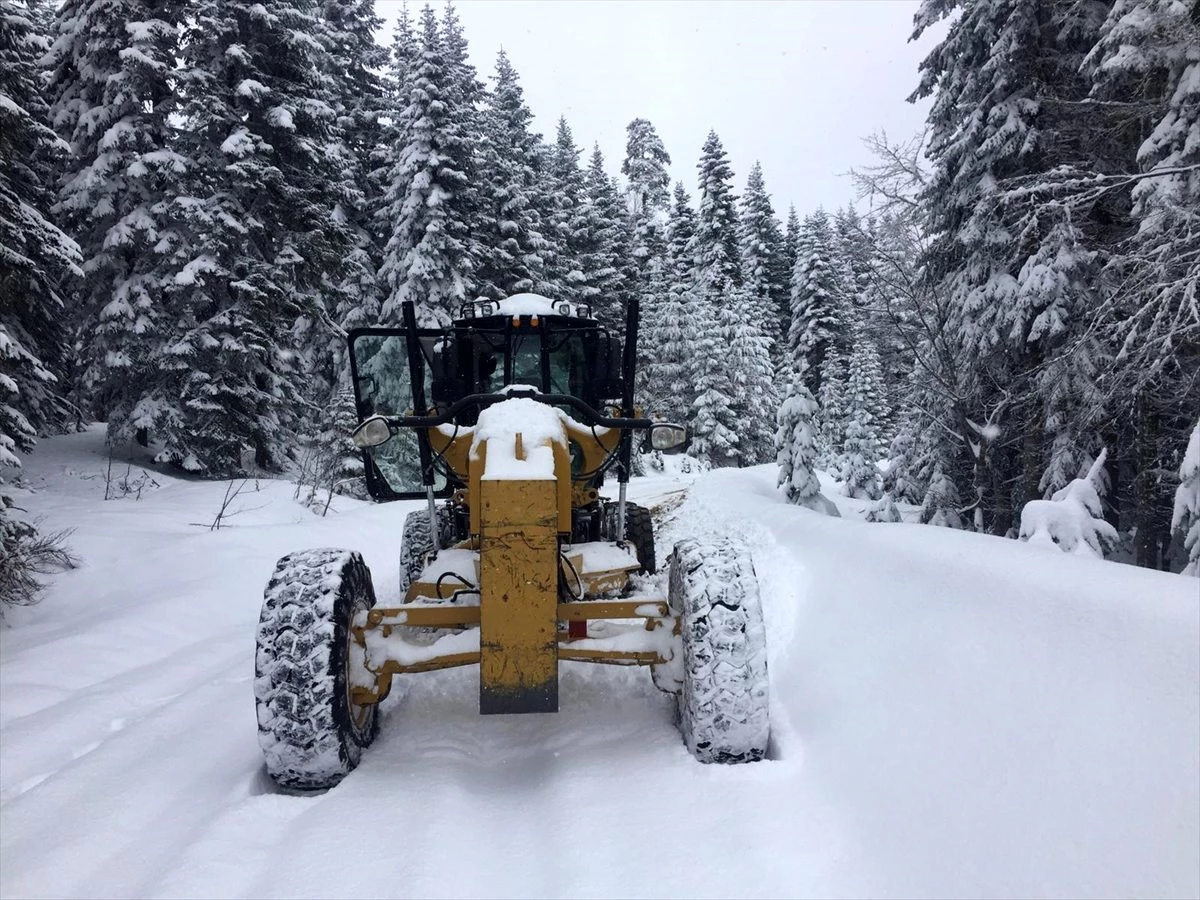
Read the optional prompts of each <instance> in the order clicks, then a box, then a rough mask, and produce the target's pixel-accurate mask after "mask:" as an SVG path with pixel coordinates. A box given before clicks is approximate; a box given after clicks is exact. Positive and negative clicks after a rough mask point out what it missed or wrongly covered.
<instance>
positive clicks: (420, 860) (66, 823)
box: [0, 430, 1200, 897]
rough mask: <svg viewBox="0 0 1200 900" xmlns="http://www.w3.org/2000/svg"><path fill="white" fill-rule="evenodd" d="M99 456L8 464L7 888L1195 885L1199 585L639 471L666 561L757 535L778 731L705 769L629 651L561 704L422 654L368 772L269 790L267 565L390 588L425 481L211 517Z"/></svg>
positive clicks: (580, 891)
mask: <svg viewBox="0 0 1200 900" xmlns="http://www.w3.org/2000/svg"><path fill="white" fill-rule="evenodd" d="M105 468H106V457H105V451H104V447H103V441H102V434H101V432H100V431H98V430H93V431H91V432H89V433H87V434H83V435H74V436H67V437H62V438H54V439H50V440H46V441H43V442H42V444H41V445H40V446H39V448H38V449H37V451H36V452H35V453H34V454H32V455H31V456H30V457H28V458H27V459H26V478H27V480H28V483H29V484H30V485H31V487H32V488H33V489H34V492H33V493H20V494H19V501H18V502H20V503H21V504H22V505H23V506H24V507H26V508H27V509H29V510H30V511H31V513H32V514H34V515H36V516H39V517H42V518H44V520H45V523H46V525H47V527H50V528H60V527H74V528H75V529H76V531H75V533H74V535H73V536H72V538H71V544H72V546H73V548H74V550H75V552H76V553H77V554H78V555H79V556H80V558H81V559H82V563H83V564H82V566H81V567H80V568H79V569H78V570H76V571H73V572H69V573H65V574H63V575H61V576H58V577H57V578H56V579H55V580H54V582H53V584H52V585H51V588H50V590H49V592H48V595H47V597H46V599H45V601H44V602H43V603H42V604H41V605H39V606H37V607H33V608H29V609H22V610H17V611H15V612H14V613H12V614H10V616H9V623H10V627H5V628H3V629H0V762H2V765H0V895H3V896H4V897H25V896H47V897H50V896H54V897H61V896H94V897H100V896H105V897H113V896H166V897H182V896H208V897H219V896H238V897H273V896H297V897H327V896H347V897H376V896H379V897H382V896H392V897H409V896H414V897H419V896H578V897H593V896H594V897H612V896H680V897H683V896H686V897H710V896H711V897H716V896H790V897H794V896H822V897H826V896H830V897H832V896H907V897H917V896H957V897H976V896H1005V897H1018V896H1061V897H1067V896H1078V897H1083V896H1114V897H1126V896H1139V897H1152V896H1183V897H1187V896H1196V895H1198V894H1200V659H1198V657H1200V650H1198V648H1200V596H1198V595H1200V582H1197V581H1196V580H1195V579H1188V578H1184V577H1181V576H1175V575H1166V574H1161V573H1155V572H1148V571H1145V570H1139V569H1134V568H1132V567H1129V566H1122V565H1118V564H1115V563H1105V562H1099V561H1094V560H1086V559H1078V558H1071V557H1068V556H1066V555H1064V554H1061V553H1057V552H1049V551H1047V550H1045V549H1043V548H1038V547H1031V546H1028V545H1024V544H1020V543H1017V542H1013V541H1003V540H999V539H995V538H988V537H982V536H978V535H974V534H967V533H962V532H953V531H949V530H947V529H941V528H933V527H929V526H918V525H900V524H887V525H883V524H867V523H865V522H863V521H861V518H860V516H861V510H862V509H863V508H864V505H863V504H860V503H856V502H855V501H850V500H844V499H842V498H839V499H838V503H839V505H840V506H842V509H843V514H844V515H845V516H846V518H843V519H830V518H826V517H823V516H820V515H818V514H816V513H813V512H811V511H809V510H805V509H799V508H793V507H789V506H787V505H786V504H784V503H782V502H781V501H780V499H779V496H778V494H777V493H776V491H775V489H774V475H775V469H774V467H761V468H758V469H748V470H741V471H733V470H725V471H720V472H715V473H709V474H706V475H702V476H700V477H699V478H697V479H696V480H695V482H694V483H693V482H692V481H691V476H657V477H648V478H644V479H636V480H635V481H634V483H633V484H632V485H631V486H630V496H631V499H634V500H640V501H641V502H646V503H649V504H651V505H656V506H659V507H660V515H661V516H663V517H664V518H665V519H666V527H665V533H660V547H661V549H660V551H659V557H660V559H664V558H665V557H666V545H667V544H668V543H669V542H670V541H671V540H672V539H674V538H676V537H682V536H684V535H687V534H714V533H721V532H726V531H728V532H732V533H735V534H738V535H741V536H743V537H745V538H746V539H748V540H749V541H751V542H752V544H753V545H754V546H755V547H756V553H755V565H756V568H757V570H758V576H759V579H760V583H761V586H762V592H763V598H764V609H765V614H766V618H767V632H768V641H769V653H770V663H771V676H772V705H773V709H772V715H773V728H774V737H773V753H772V756H773V758H772V759H771V760H769V761H767V762H764V763H759V764H755V765H749V766H736V767H722V766H701V765H700V764H698V763H696V762H695V761H694V760H693V759H692V758H691V757H690V756H689V755H688V753H687V750H686V749H685V748H684V746H683V744H682V741H681V739H680V737H679V734H678V732H677V730H676V729H675V727H674V725H673V724H672V701H671V699H670V698H669V697H667V696H666V695H664V694H661V693H659V692H658V691H656V690H655V689H654V688H653V686H652V685H651V682H650V678H649V674H648V673H646V672H644V671H641V670H636V669H633V670H625V669H619V668H608V667H589V666H586V665H583V664H564V665H563V672H562V684H561V706H562V711H561V712H560V713H558V714H557V715H552V716H518V717H481V716H479V715H478V714H477V687H476V680H475V671H474V670H473V669H463V670H452V671H447V672H440V673H429V674H425V675H420V676H413V677H411V679H410V680H409V682H408V683H409V685H410V687H409V690H408V691H407V692H405V691H400V690H397V691H394V692H393V696H392V697H391V698H389V700H388V701H386V702H385V704H384V707H383V727H382V732H381V734H380V737H379V739H378V740H377V742H376V743H375V745H374V746H372V747H371V748H370V749H369V750H368V751H367V752H366V754H365V755H364V758H363V762H362V765H361V766H360V767H359V769H358V770H356V771H355V772H354V773H353V774H352V775H351V776H350V777H349V778H347V779H346V780H345V781H344V782H343V783H342V784H341V785H340V786H339V787H337V788H336V789H334V790H333V791H331V792H328V793H326V794H324V795H319V796H289V795H284V794H281V793H277V792H275V791H273V790H272V788H271V786H270V784H269V783H268V782H267V779H266V778H265V776H264V775H263V774H262V762H261V757H260V754H259V749H258V742H257V738H256V733H255V718H254V703H253V698H252V694H251V678H252V674H253V639H254V630H255V624H256V622H257V618H258V610H259V604H260V602H261V595H262V588H263V586H264V585H265V583H266V581H267V578H268V577H269V575H270V573H271V571H272V569H273V567H274V564H275V561H276V559H277V558H278V557H279V556H282V555H283V554H284V553H287V552H289V551H291V550H296V549H302V548H306V547H318V546H344V547H348V548H353V549H358V550H361V551H362V552H363V554H364V556H365V558H366V560H367V563H368V564H369V565H370V566H371V569H372V571H373V573H374V576H375V583H376V589H377V591H378V592H379V594H380V600H381V602H384V603H387V602H391V601H394V600H396V594H397V582H398V550H399V548H398V543H399V535H400V529H401V526H402V523H403V519H404V516H405V514H406V513H407V512H408V511H409V510H410V509H413V508H416V506H415V505H414V504H409V503H394V504H389V505H379V506H375V505H370V504H361V503H357V502H354V501H348V500H341V499H339V500H335V502H334V505H333V508H332V510H331V512H330V514H329V516H328V517H326V518H320V517H317V516H315V515H314V514H313V513H311V512H310V511H308V510H307V509H305V508H303V507H302V506H300V505H299V504H298V503H296V502H294V501H293V500H292V490H293V489H292V487H291V486H290V485H288V484H285V483H282V482H274V481H263V482H261V483H260V485H259V487H260V490H258V491H254V490H253V487H254V485H253V483H252V484H251V485H250V486H249V489H248V490H247V491H246V492H244V493H243V494H241V495H240V496H239V497H238V498H237V500H236V501H235V508H238V509H241V510H243V511H242V512H239V513H237V514H236V515H233V516H232V517H230V518H228V519H227V526H228V527H225V528H222V529H220V530H218V531H209V530H208V525H209V524H210V523H211V522H212V520H213V518H214V516H215V514H216V512H217V509H218V508H219V506H220V504H221V501H222V498H223V497H224V495H225V489H226V485H225V484H214V483H206V482H198V481H188V480H180V479H176V478H173V477H171V476H170V475H166V474H163V473H161V472H158V471H154V472H152V473H151V474H152V475H153V478H154V479H155V480H156V481H157V485H158V486H157V487H154V486H153V485H147V487H146V489H145V490H144V491H143V493H142V497H141V499H140V500H136V501H135V500H134V499H133V498H132V496H130V497H126V498H124V499H120V500H110V501H107V502H106V501H104V500H103V499H102V498H103V496H104V488H105V484H104V472H105ZM114 470H115V474H118V475H119V474H124V468H123V466H115V467H114ZM132 474H133V475H134V476H135V477H136V476H137V475H138V474H139V472H138V469H137V468H136V467H135V468H134V470H133V472H132ZM825 492H826V495H827V496H830V497H833V496H835V491H833V490H830V489H829V487H828V482H827V481H826V482H825ZM685 497H686V500H685V499H684V498H685Z"/></svg>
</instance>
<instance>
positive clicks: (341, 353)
mask: <svg viewBox="0 0 1200 900" xmlns="http://www.w3.org/2000/svg"><path fill="white" fill-rule="evenodd" d="M320 10H322V25H323V28H322V31H320V36H322V38H323V43H324V44H325V55H324V60H325V65H326V67H328V70H326V72H325V76H326V78H328V79H329V84H330V85H331V89H332V97H334V102H335V108H334V110H335V115H336V122H337V132H338V134H340V137H341V144H342V152H343V154H344V160H343V164H342V166H341V167H340V174H341V181H340V184H337V185H336V199H335V206H334V210H332V215H334V217H335V220H336V221H338V222H340V223H341V224H342V228H343V230H344V235H346V236H344V239H346V242H347V245H348V248H347V252H346V258H344V259H343V263H342V266H341V268H340V270H338V271H337V272H336V274H335V277H334V278H332V280H331V282H330V283H329V284H328V287H326V288H325V289H324V290H320V292H317V293H316V294H314V298H313V299H314V302H316V311H314V312H316V316H314V317H313V318H308V317H302V318H301V319H300V320H299V322H298V328H296V335H298V341H299V350H300V353H301V359H302V368H304V371H305V372H306V373H308V377H310V379H311V380H310V384H308V391H307V395H308V396H310V397H320V398H322V400H320V401H318V402H317V403H316V404H314V407H313V409H312V410H310V412H311V413H312V414H318V413H319V414H320V415H328V412H326V410H328V409H329V407H330V404H331V403H335V402H336V398H337V396H338V394H340V392H341V391H342V390H343V389H344V388H347V386H349V377H350V373H349V360H348V358H347V356H348V352H349V348H348V347H347V342H346V332H347V331H349V330H350V329H355V328H361V326H365V325H373V324H376V323H377V322H378V320H379V310H380V296H379V282H378V270H379V265H380V263H382V259H383V246H384V238H383V234H382V232H380V229H379V228H378V212H379V209H378V208H379V202H380V198H382V196H383V190H384V173H383V172H382V170H379V169H378V157H379V155H380V152H382V151H383V149H384V145H385V142H386V140H389V139H392V138H394V134H391V133H390V130H389V127H388V125H386V116H388V115H389V113H390V109H389V106H390V102H389V98H388V96H386V94H385V85H384V80H383V78H382V77H380V74H379V72H380V71H382V70H384V68H385V67H386V65H388V55H389V54H388V49H386V48H384V47H383V46H380V44H378V43H377V42H376V40H374V32H376V30H378V28H379V25H380V24H382V20H380V19H379V17H378V16H376V12H374V0H322V6H320ZM307 427H311V426H307Z"/></svg>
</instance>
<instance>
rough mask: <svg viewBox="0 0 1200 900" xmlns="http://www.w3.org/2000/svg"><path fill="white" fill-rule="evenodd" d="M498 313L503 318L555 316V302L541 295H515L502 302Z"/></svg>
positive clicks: (497, 310)
mask: <svg viewBox="0 0 1200 900" xmlns="http://www.w3.org/2000/svg"><path fill="white" fill-rule="evenodd" d="M496 312H497V313H499V314H500V315H502V316H553V315H556V313H555V310H554V301H553V300H551V299H550V298H549V297H543V296H542V295H541V294H513V295H512V296H511V297H506V298H505V299H503V300H501V301H500V304H499V306H497V308H496Z"/></svg>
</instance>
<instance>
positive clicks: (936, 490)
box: [921, 456, 963, 528]
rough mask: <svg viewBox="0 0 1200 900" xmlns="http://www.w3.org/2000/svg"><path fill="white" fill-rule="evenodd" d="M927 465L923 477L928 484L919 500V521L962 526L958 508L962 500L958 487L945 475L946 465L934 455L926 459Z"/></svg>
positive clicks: (930, 523) (948, 526)
mask: <svg viewBox="0 0 1200 900" xmlns="http://www.w3.org/2000/svg"><path fill="white" fill-rule="evenodd" d="M927 464H928V467H929V475H928V478H926V479H923V480H924V481H925V482H926V484H927V485H928V486H927V487H926V489H925V496H924V498H923V499H922V500H921V522H922V524H924V525H941V526H943V527H946V528H962V527H963V521H962V515H961V514H960V513H959V508H960V507H961V505H962V500H961V498H960V497H959V493H958V488H957V487H955V486H954V482H953V481H952V480H951V479H950V478H949V477H948V476H947V475H946V467H945V466H944V464H943V463H942V461H941V460H940V459H938V458H937V457H936V456H933V457H932V458H930V459H928V460H927Z"/></svg>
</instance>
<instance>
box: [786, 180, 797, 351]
mask: <svg viewBox="0 0 1200 900" xmlns="http://www.w3.org/2000/svg"><path fill="white" fill-rule="evenodd" d="M799 257H800V216H798V215H797V214H796V205H795V204H794V203H793V204H791V205H789V206H788V214H787V224H786V226H785V227H784V232H783V262H784V271H785V274H786V276H787V285H788V296H789V301H788V308H787V316H788V319H789V320H790V319H791V315H792V312H791V300H790V297H791V285H792V271H793V270H794V269H795V268H796V260H797V259H799ZM784 333H785V334H786V333H787V332H786V331H785V332H784Z"/></svg>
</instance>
